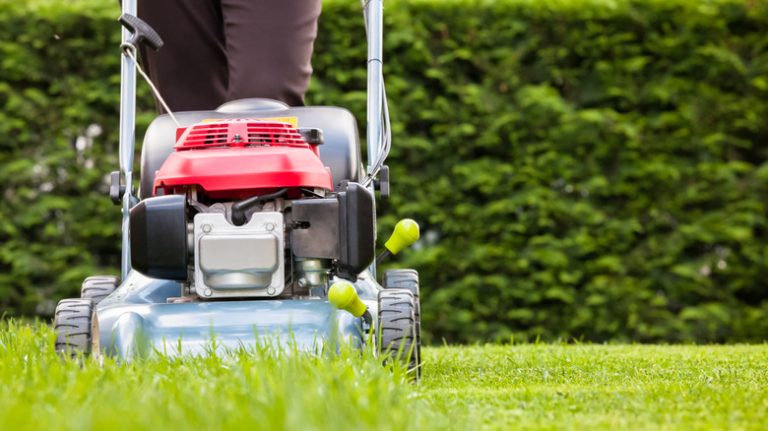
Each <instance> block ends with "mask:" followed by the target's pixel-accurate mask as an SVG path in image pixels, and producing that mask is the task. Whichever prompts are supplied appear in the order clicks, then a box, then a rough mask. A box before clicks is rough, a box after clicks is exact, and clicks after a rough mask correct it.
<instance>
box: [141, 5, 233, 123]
mask: <svg viewBox="0 0 768 431" xmlns="http://www.w3.org/2000/svg"><path fill="white" fill-rule="evenodd" d="M138 13H139V18H141V19H143V20H144V21H146V22H147V23H148V24H149V25H151V26H152V28H154V29H155V30H156V31H157V33H158V34H159V35H160V37H161V38H163V42H165V44H164V45H163V47H162V48H160V50H159V51H157V52H154V51H152V50H150V49H146V48H142V49H141V57H142V60H141V61H142V63H143V65H144V67H145V68H146V69H147V74H149V76H150V78H151V79H152V81H153V82H154V83H155V85H156V86H157V88H158V89H159V90H160V94H161V95H162V96H163V98H164V99H165V101H166V102H167V103H168V106H169V107H170V108H171V110H173V111H191V110H206V109H215V108H216V107H217V106H219V105H220V104H222V103H224V102H225V98H226V91H227V80H228V76H227V75H228V68H227V56H226V52H225V47H224V35H223V26H222V16H221V5H220V2H219V0H139V2H138ZM158 110H160V111H162V109H161V108H160V105H159V104H158Z"/></svg>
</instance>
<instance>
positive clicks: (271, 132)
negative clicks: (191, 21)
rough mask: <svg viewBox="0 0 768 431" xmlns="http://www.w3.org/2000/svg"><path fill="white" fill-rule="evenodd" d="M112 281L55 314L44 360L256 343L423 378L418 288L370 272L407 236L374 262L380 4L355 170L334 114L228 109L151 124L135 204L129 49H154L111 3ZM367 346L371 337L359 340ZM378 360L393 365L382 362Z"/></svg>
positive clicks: (128, 3)
mask: <svg viewBox="0 0 768 431" xmlns="http://www.w3.org/2000/svg"><path fill="white" fill-rule="evenodd" d="M122 7H123V10H122V12H123V14H122V15H121V17H120V19H119V21H120V23H121V24H122V26H123V29H122V44H121V50H122V64H121V109H120V149H119V155H120V170H119V171H116V172H113V173H112V174H111V176H110V178H111V186H110V197H111V198H112V200H113V201H114V202H115V203H116V204H118V205H121V207H122V256H121V258H122V265H121V276H120V277H116V276H101V275H100V276H92V277H88V278H87V279H86V280H85V281H84V282H83V284H82V289H81V297H80V298H77V299H64V300H62V301H60V302H59V304H58V306H57V307H56V312H55V318H54V327H55V331H56V334H57V338H56V349H57V350H58V351H60V352H62V353H68V354H93V355H108V356H113V357H116V358H118V359H119V360H122V361H132V360H135V359H136V358H140V357H146V356H148V355H152V354H155V353H157V352H161V353H164V354H171V355H175V354H200V353H204V352H207V351H209V349H210V348H211V346H214V347H215V348H216V349H227V348H233V349H237V348H242V347H247V346H249V345H253V344H254V343H258V342H260V341H264V340H266V339H269V340H275V339H277V340H280V343H291V344H292V345H295V346H298V347H299V348H300V349H303V350H317V349H318V348H322V347H323V346H326V345H328V343H329V342H330V341H331V340H346V341H349V342H351V343H352V344H353V345H354V346H357V347H360V348H362V347H363V346H365V345H366V344H369V343H374V351H375V352H378V353H379V354H384V353H386V352H392V353H393V354H394V356H397V357H398V358H401V359H400V360H402V361H405V365H406V366H407V367H408V368H409V369H410V370H412V372H413V373H414V374H415V375H418V373H419V364H420V360H421V358H420V348H419V345H420V323H419V319H420V309H419V280H418V273H417V272H416V271H414V270H411V269H398V270H390V271H387V272H385V273H384V274H383V277H381V279H382V282H381V283H379V282H378V281H377V277H376V265H377V263H380V262H381V261H382V260H383V259H385V258H386V257H387V256H388V255H391V254H397V253H398V252H399V251H401V250H402V249H403V248H405V247H408V246H409V245H410V244H412V243H413V242H415V241H416V240H417V239H418V237H419V228H418V225H417V224H416V223H415V222H414V221H412V220H409V219H405V220H402V221H400V222H399V223H398V224H397V225H396V227H395V230H394V233H393V235H392V237H391V238H390V239H389V240H388V241H386V244H385V250H384V251H383V252H381V253H380V254H379V256H378V257H377V256H376V251H375V244H376V205H375V196H376V192H378V193H379V194H380V195H381V196H387V195H388V193H389V174H388V172H389V170H388V168H387V166H386V165H385V164H384V160H385V158H386V156H387V154H388V152H389V147H390V134H389V116H388V108H387V102H386V93H385V90H384V81H383V75H382V62H381V58H382V56H381V54H382V14H383V11H382V1H381V0H370V1H368V2H366V4H364V5H363V10H364V16H365V22H366V31H367V35H368V88H367V92H368V106H367V122H368V124H367V156H368V158H367V165H366V168H364V167H363V162H362V159H361V149H360V143H359V135H358V129H357V125H356V122H355V118H354V116H353V115H352V114H351V113H350V112H349V111H347V110H345V109H343V108H338V107H328V106H309V107H289V106H287V105H285V104H283V103H282V102H279V101H275V100H269V99H242V100H234V101H230V102H228V103H225V104H224V105H222V106H220V107H219V108H218V109H216V110H213V111H194V112H175V113H174V112H171V111H170V110H169V109H167V107H166V111H167V113H165V114H163V115H160V116H159V117H157V118H156V119H155V120H154V121H152V123H151V124H150V125H149V127H148V129H147V131H146V134H145V136H144V143H143V146H142V151H141V160H140V167H141V170H140V175H139V178H138V179H137V180H138V183H139V187H138V191H137V193H134V190H133V182H134V178H133V172H132V170H133V164H134V150H135V143H134V141H135V138H134V133H135V132H134V129H135V105H136V96H135V89H136V72H137V71H138V72H139V73H140V74H141V75H142V76H143V77H144V78H145V79H146V80H147V82H148V83H149V85H150V87H152V89H153V91H154V92H155V95H156V97H157V98H158V99H159V100H160V101H161V103H162V97H161V95H160V94H159V93H158V92H157V90H156V88H154V86H153V85H152V82H151V81H150V80H149V78H148V77H146V75H145V74H144V73H143V71H142V69H141V67H140V66H139V64H138V62H137V60H136V55H135V53H136V48H137V46H138V45H139V44H142V43H144V44H147V46H149V47H150V48H152V49H159V48H160V47H161V46H162V39H161V38H160V36H159V35H157V33H155V31H154V30H153V29H152V28H151V27H150V26H149V25H147V24H146V23H145V22H143V21H142V20H141V19H139V18H138V17H136V0H123V2H122ZM371 334H374V335H375V336H371ZM386 357H393V355H387V356H386Z"/></svg>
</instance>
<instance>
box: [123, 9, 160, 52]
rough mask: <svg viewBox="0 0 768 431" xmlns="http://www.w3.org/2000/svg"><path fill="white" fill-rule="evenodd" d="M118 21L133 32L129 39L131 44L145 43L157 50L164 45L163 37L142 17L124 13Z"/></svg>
mask: <svg viewBox="0 0 768 431" xmlns="http://www.w3.org/2000/svg"><path fill="white" fill-rule="evenodd" d="M117 21H118V22H120V24H122V25H123V27H125V28H127V29H128V31H130V32H131V33H133V35H132V36H131V38H130V39H128V41H127V42H128V43H129V44H131V45H134V46H138V45H140V44H142V43H143V44H145V45H147V46H148V47H150V48H152V49H153V50H155V51H157V50H158V49H160V47H161V46H163V39H162V38H161V37H160V35H159V34H157V32H156V31H155V29H153V28H152V27H151V26H150V25H149V24H147V23H146V22H144V21H143V20H142V19H141V18H139V17H137V16H133V15H130V14H127V13H124V14H122V15H120V18H118V19H117Z"/></svg>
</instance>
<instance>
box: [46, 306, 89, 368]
mask: <svg viewBox="0 0 768 431" xmlns="http://www.w3.org/2000/svg"><path fill="white" fill-rule="evenodd" d="M92 319H93V301H92V300H90V299H82V298H78V299H62V300H61V301H59V305H57V306H56V313H55V315H54V318H53V330H54V332H56V352H57V353H60V354H64V355H69V356H76V355H77V354H78V353H83V354H88V353H90V352H91V342H92V339H93V338H92V334H91V332H92V328H91V323H92Z"/></svg>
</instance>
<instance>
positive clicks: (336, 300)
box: [328, 281, 373, 324]
mask: <svg viewBox="0 0 768 431" xmlns="http://www.w3.org/2000/svg"><path fill="white" fill-rule="evenodd" d="M328 302H330V303H331V304H333V306H334V307H336V308H338V309H339V310H344V311H347V312H349V313H350V314H351V315H353V316H355V317H362V318H363V319H365V321H366V322H368V323H369V324H370V323H371V321H372V320H373V319H372V317H371V312H370V311H368V307H366V306H365V304H363V301H361V300H360V297H359V296H357V291H356V290H355V286H353V285H352V283H350V282H348V281H337V282H336V283H333V284H332V285H331V288H330V289H328Z"/></svg>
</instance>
